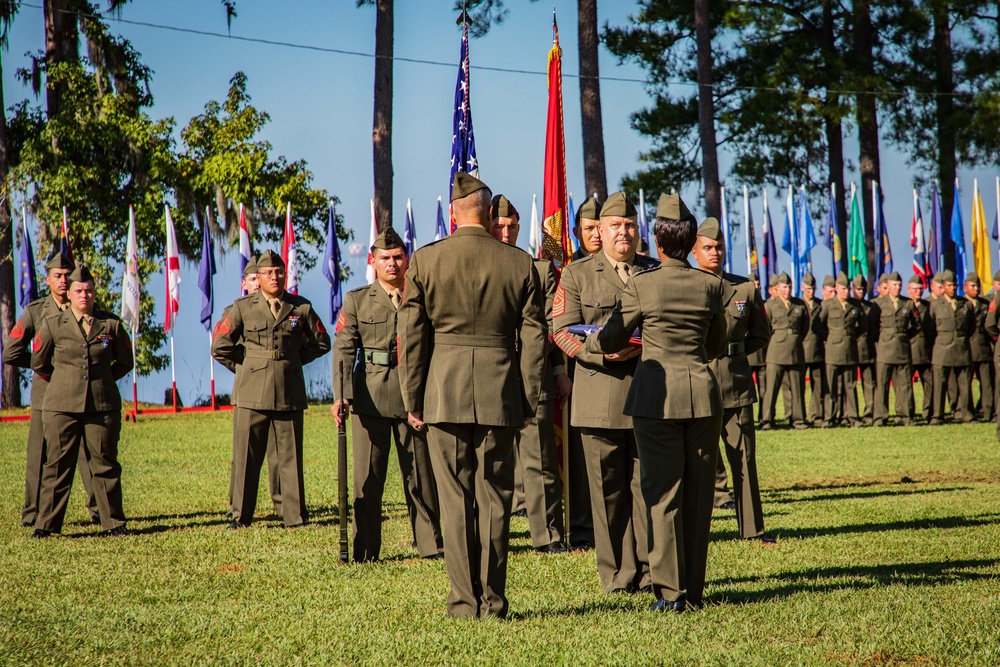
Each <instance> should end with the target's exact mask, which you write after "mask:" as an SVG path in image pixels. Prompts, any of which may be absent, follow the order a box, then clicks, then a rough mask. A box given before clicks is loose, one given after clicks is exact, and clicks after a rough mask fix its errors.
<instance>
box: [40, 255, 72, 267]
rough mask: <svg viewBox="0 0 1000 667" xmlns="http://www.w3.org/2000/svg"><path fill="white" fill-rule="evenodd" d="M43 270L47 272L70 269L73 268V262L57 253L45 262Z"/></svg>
mask: <svg viewBox="0 0 1000 667" xmlns="http://www.w3.org/2000/svg"><path fill="white" fill-rule="evenodd" d="M45 268H46V269H47V270H48V269H72V268H75V267H74V266H73V260H71V259H70V258H69V257H68V256H66V255H64V254H62V253H61V252H57V253H56V254H54V255H52V257H51V258H50V259H49V261H47V262H45Z"/></svg>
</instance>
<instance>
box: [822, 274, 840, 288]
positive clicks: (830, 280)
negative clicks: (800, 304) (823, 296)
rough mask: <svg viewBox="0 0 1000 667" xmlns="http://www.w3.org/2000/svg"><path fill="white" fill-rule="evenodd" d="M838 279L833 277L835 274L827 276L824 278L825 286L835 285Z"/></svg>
mask: <svg viewBox="0 0 1000 667" xmlns="http://www.w3.org/2000/svg"><path fill="white" fill-rule="evenodd" d="M836 284H837V281H836V280H834V279H833V276H826V277H824V278H823V287H834V286H835V285H836Z"/></svg>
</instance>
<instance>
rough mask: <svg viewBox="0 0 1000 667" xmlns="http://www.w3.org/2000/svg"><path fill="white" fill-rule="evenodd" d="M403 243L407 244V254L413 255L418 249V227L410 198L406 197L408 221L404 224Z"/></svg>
mask: <svg viewBox="0 0 1000 667" xmlns="http://www.w3.org/2000/svg"><path fill="white" fill-rule="evenodd" d="M403 245H405V246H406V254H407V255H412V254H413V251H414V250H416V249H417V227H416V225H415V224H414V222H413V208H412V207H411V206H410V198H409V197H407V198H406V223H405V224H404V225H403Z"/></svg>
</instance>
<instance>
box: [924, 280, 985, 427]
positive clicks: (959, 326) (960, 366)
mask: <svg viewBox="0 0 1000 667" xmlns="http://www.w3.org/2000/svg"><path fill="white" fill-rule="evenodd" d="M941 287H942V294H941V296H940V297H938V298H937V299H934V300H933V301H932V302H931V307H930V312H929V328H930V331H931V332H932V333H933V336H934V349H933V350H932V352H931V364H932V365H933V366H934V415H933V417H932V418H931V420H930V423H931V424H940V423H942V422H943V421H944V399H945V393H946V387H947V382H948V379H949V378H951V377H954V379H955V383H956V385H957V390H958V391H957V399H956V402H955V404H954V412H955V419H958V420H961V421H963V422H971V421H972V410H971V406H970V402H969V393H970V391H971V382H970V380H969V371H970V368H971V365H972V355H971V354H970V351H969V336H970V334H971V333H972V328H973V327H974V326H975V321H976V319H975V314H974V313H973V311H972V306H971V304H970V303H969V301H968V300H966V299H962V298H959V297H957V296H956V294H957V292H958V284H957V283H956V282H955V273H954V272H953V271H951V270H947V271H943V272H942V274H941Z"/></svg>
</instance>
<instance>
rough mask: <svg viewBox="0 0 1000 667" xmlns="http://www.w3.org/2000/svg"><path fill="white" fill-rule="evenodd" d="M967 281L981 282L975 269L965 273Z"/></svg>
mask: <svg viewBox="0 0 1000 667" xmlns="http://www.w3.org/2000/svg"><path fill="white" fill-rule="evenodd" d="M965 282H967V283H977V284H978V283H979V282H980V280H979V274H978V273H976V272H975V271H970V272H969V273H966V274H965Z"/></svg>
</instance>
